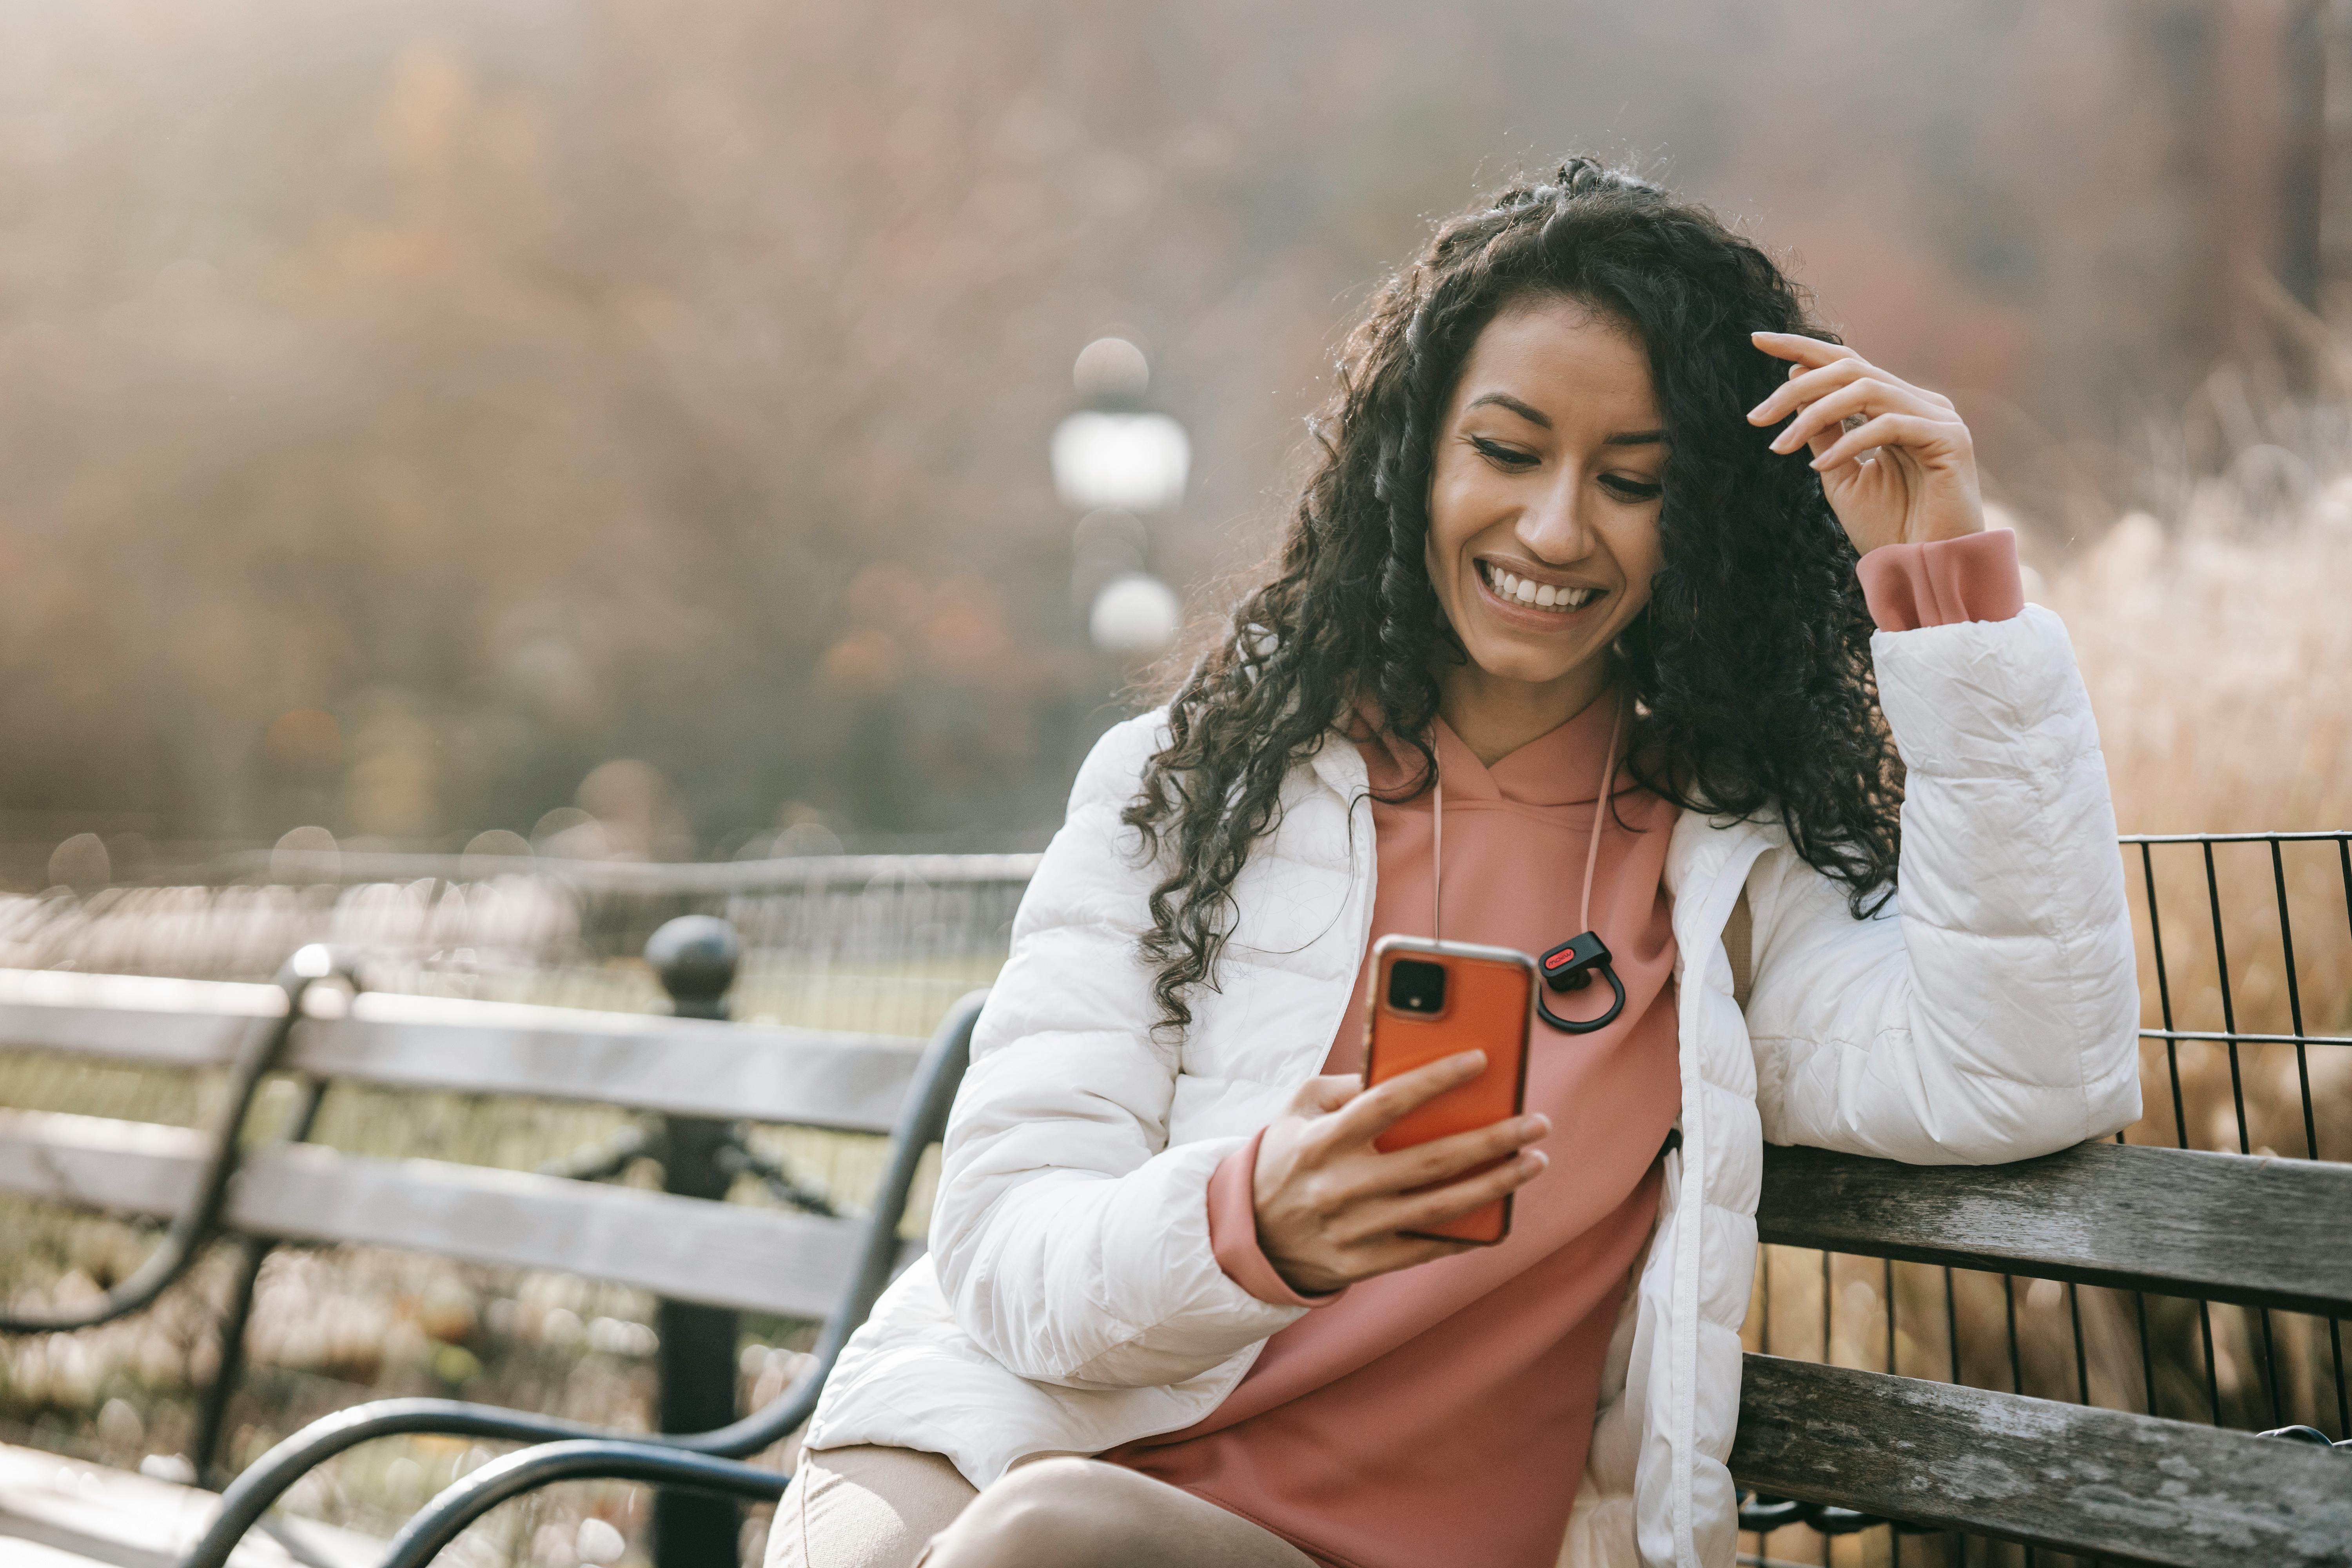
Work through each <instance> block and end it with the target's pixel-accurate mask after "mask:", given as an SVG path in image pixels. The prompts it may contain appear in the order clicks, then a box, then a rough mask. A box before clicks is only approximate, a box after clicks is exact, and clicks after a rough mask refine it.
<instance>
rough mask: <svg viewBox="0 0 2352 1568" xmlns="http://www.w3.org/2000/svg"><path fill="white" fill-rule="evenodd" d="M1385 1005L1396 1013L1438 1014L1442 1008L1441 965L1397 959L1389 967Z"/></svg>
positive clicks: (1443, 996)
mask: <svg viewBox="0 0 2352 1568" xmlns="http://www.w3.org/2000/svg"><path fill="white" fill-rule="evenodd" d="M1389 1005H1390V1006H1391V1007H1393V1008H1395V1009H1396V1010H1397V1011H1398V1012H1400V1013H1439V1012H1443V1011H1444V1008H1445V966H1444V964H1440V963H1422V962H1421V961H1420V960H1418V959H1412V958H1400V959H1398V960H1397V961H1396V962H1395V963H1392V964H1391V965H1390V966H1389Z"/></svg>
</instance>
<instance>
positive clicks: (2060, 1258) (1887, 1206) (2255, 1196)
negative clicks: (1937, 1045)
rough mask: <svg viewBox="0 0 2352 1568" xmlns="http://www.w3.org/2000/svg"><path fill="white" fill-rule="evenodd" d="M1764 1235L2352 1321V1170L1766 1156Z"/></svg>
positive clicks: (2112, 1159) (2180, 1158) (2155, 1157)
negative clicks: (2350, 1238)
mask: <svg viewBox="0 0 2352 1568" xmlns="http://www.w3.org/2000/svg"><path fill="white" fill-rule="evenodd" d="M1756 1224H1757V1231H1758V1236H1759V1239H1760V1240H1763V1241H1767V1242H1773V1243H1778V1244H1780V1245H1782V1246H1788V1247H1824V1248H1827V1249H1829V1250H1831V1251H1833V1252H1846V1253H1853V1254H1856V1255H1858V1256H1862V1257H1865V1258H1906V1259H1909V1260H1911V1261H1913V1262H1917V1263H1946V1264H1952V1265H1955V1266H1957V1267H1959V1268H1982V1269H1988V1270H1990V1271H1993V1272H1996V1273H2008V1274H2022V1275H2028V1276H2031V1277H2033V1278H2036V1279H2074V1280H2078V1281H2080V1282H2082V1283H2084V1284H2086V1285H2110V1286H2116V1287H2120V1288H2123V1289H2139V1290H2147V1291H2151V1292H2154V1293H2156V1294H2158V1295H2173V1296H2199V1297H2204V1298H2206V1299H2208V1300H2216V1301H2237V1302H2242V1303H2245V1304H2247V1305H2249V1306H2266V1307H2282V1308H2285V1309H2287V1310H2291V1311H2298V1312H2315V1313H2323V1314H2332V1315H2334V1316H2336V1317H2339V1318H2340V1317H2345V1316H2347V1315H2352V1245H2347V1231H2352V1165H2339V1164H2329V1163H2315V1162H2312V1161H2308V1160H2282V1159H2262V1158H2248V1157H2246V1156H2243V1155H2239V1154H2207V1153H2201V1152H2195V1151H2191V1150H2184V1149H2148V1148H2141V1147H2137V1146H2130V1147H2126V1146H2125V1145H2123V1144H2118V1143H2084V1144H2080V1145H2077V1146H2076V1147H2074V1148H2072V1149H2067V1150H2063V1151H2061V1152H2058V1153H2055V1154H2051V1155H2047V1156H2045V1157H2043V1158H2042V1159H2038V1160H2022V1161H2020V1162H2018V1163H2015V1164H2010V1165H1906V1164H1901V1163H1896V1162H1894V1161H1890V1160H1869V1159H1864V1158H1862V1157H1861V1156H1859V1155H1853V1154H1834V1153H1831V1152H1828V1151H1827V1150H1822V1149H1793V1148H1777V1147H1775V1148H1768V1149H1766V1150H1765V1151H1764V1184H1763V1193H1762V1197H1761V1199H1760V1201H1759V1205H1758V1207H1757V1215H1756Z"/></svg>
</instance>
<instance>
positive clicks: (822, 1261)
mask: <svg viewBox="0 0 2352 1568" xmlns="http://www.w3.org/2000/svg"><path fill="white" fill-rule="evenodd" d="M311 995H312V996H313V997H316V998H319V999H320V1003H319V1004H318V1005H319V1007H320V1013H321V1014H323V1015H324V1016H306V1017H305V1018H303V1019H302V1020H301V1021H300V1022H299V1023H298V1024H297V1025H296V1026H295V1030H294V1035H293V1038H292V1040H291V1042H290V1048H289V1055H288V1058H287V1060H286V1066H287V1068H289V1070H291V1071H296V1072H300V1073H304V1074H308V1075H310V1076H313V1077H316V1078H320V1079H332V1080H340V1081H344V1082H351V1083H361V1084H370V1085H376V1086H382V1087H386V1088H395V1089H445V1090H456V1091H459V1092H466V1093H478V1094H502V1095H521V1096H531V1097H536V1098H541V1099H553V1100H587V1101H594V1102H597V1103H603V1104H612V1105H618V1106H623V1107H626V1108H628V1109H631V1110H647V1111H657V1112H661V1113H665V1114H668V1115H679V1116H696V1117H713V1118H721V1119H728V1120H742V1121H762V1122H778V1123H789V1124H793V1125H800V1126H809V1127H817V1128H824V1129H827V1130H831V1131H843V1132H865V1133H887V1132H888V1131H890V1129H891V1126H892V1123H893V1121H894V1119H895V1117H896V1116H897V1113H898V1108H899V1104H900V1102H901V1101H902V1100H904V1098H905V1096H906V1093H907V1089H908V1082H909V1081H910V1079H911V1078H912V1076H913V1074H914V1071H915V1068H916V1065H917V1062H918V1061H919V1057H920V1052H921V1047H922V1044H923V1042H921V1041H919V1040H902V1039H898V1038H895V1037H887V1036H876V1035H851V1034H832V1033H824V1032H821V1031H815V1030H805V1029H793V1028H782V1027H773V1026H759V1025H738V1024H724V1023H715V1022H709V1021H706V1020H701V1019H693V1018H672V1017H665V1016H653V1015H644V1016H640V1015H633V1014H604V1013H591V1012H584V1011H581V1010H577V1009H571V1008H562V1007H539V1006H527V1005H514V1004H506V1003H492V1002H471V1001H460V1000H451V999H446V998H436V997H423V996H406V995H394V994H384V993H362V994H360V995H358V996H357V997H355V998H352V999H351V1000H350V1003H349V1005H348V1007H347V1008H346V1007H341V1006H339V1004H341V1002H342V1000H343V994H341V993H340V992H335V991H330V990H327V989H326V988H317V989H314V990H313V991H312V992H311ZM284 1008H285V993H284V992H283V991H281V990H280V989H278V987H277V986H274V985H247V984H228V983H218V982H205V981H180V980H159V979H148V978H143V977H136V976H123V975H86V974H76V973H58V972H51V971H31V972H28V971H0V1048H15V1049H38V1050H43V1051H49V1052H60V1053H67V1054H70V1055H74V1056H79V1057H83V1058H90V1059H93V1060H111V1061H119V1062H135V1063H143V1064H148V1065H155V1066H170V1067H177V1068H205V1067H214V1066H220V1065H225V1064H226V1062H227V1061H228V1060H229V1058H231V1056H232V1055H233V1054H234V1053H235V1051H236V1047H237V1043H238V1041H239V1040H240V1038H241V1037H243V1035H244V1032H245V1031H246V1030H247V1028H248V1027H249V1026H251V1023H252V1021H253V1020H254V1019H255V1018H256V1017H261V1016H271V1015H272V1014H276V1015H278V1016H282V1015H283V1012H284ZM206 1142H207V1140H206V1135H205V1134H204V1133H200V1132H196V1131H191V1130H188V1129H184V1128H176V1127H162V1126H157V1125H154V1124H152V1123H146V1122H134V1121H116V1120H111V1119H107V1118H99V1117H87V1116H71V1115H62V1114H57V1113H47V1112H39V1111H21V1110H17V1111H0V1190H5V1191H12V1192H16V1193H19V1194H26V1195H28V1196H34V1197H40V1198H47V1199H50V1200H53V1201H57V1202H61V1203H68V1204H75V1205H81V1206H85V1207H91V1208H99V1209H105V1210H109V1211H111V1212H114V1213H119V1214H125V1215H171V1214H174V1213H176V1212H178V1211H179V1209H180V1208H182V1207H183V1206H184V1205H185V1203H186V1201H187V1194H188V1193H189V1192H190V1191H191V1190H192V1188H193V1186H194V1177H195V1172H196V1170H197V1168H198V1166H199V1165H200V1163H201V1162H202V1160H203V1158H204V1154H205V1147H206ZM226 1218H227V1223H228V1224H229V1226H231V1227H232V1228H234V1229H236V1230H239V1231H243V1232H246V1233H248V1234H252V1235H257V1236H264V1237H273V1238H278V1239H284V1240H295V1241H308V1242H354V1243H360V1244H363V1245H370V1246H381V1247H401V1248H407V1249H412V1250H417V1251H426V1252H436V1253H441V1254H444V1255H446V1256H448V1257H452V1258H462V1259H465V1260H467V1261H471V1262H479V1263H493V1264H509V1265H515V1266H520V1267H525V1268H551V1269H561V1270H563V1271H566V1272H569V1273H575V1274H583V1275H587V1276H590V1277H593V1278H596V1279H609V1280H613V1281H614V1282H617V1283H621V1284H625V1285H631V1286H635V1287H637V1288H639V1289H646V1290H649V1291H652V1292H654V1293H655V1294H656V1295H659V1296H664V1297H667V1298H670V1299H673V1300H687V1301H699V1302H704V1303H708V1304H709V1305H713V1306H725V1307H738V1308H747V1309H751V1310H758V1311H766V1312H775V1313H780V1314H784V1315H787V1316H793V1317H800V1318H821V1317H823V1316H824V1314H825V1312H826V1311H828V1310H830V1309H831V1308H832V1307H833V1305H834V1304H835V1300H837V1299H838V1296H839V1291H840V1288H841V1285H842V1283H843V1281H844V1280H845V1279H846V1278H847V1274H848V1270H849V1268H850V1266H851V1260H852V1258H853V1256H854V1250H855V1246H856V1228H857V1227H856V1225H855V1223H854V1222H852V1221H849V1220H845V1219H833V1218H825V1217H821V1216H818V1215H804V1214H798V1213H793V1212H791V1211H786V1210H776V1209H766V1208H753V1207H749V1206H745V1205H730V1204H721V1203H710V1202H706V1201H704V1200H701V1199H698V1198H689V1197H681V1196H677V1195H674V1194H667V1193H650V1192H643V1191H639V1190H636V1189H634V1188H629V1187H618V1186H611V1185H604V1184H591V1183H585V1182H578V1181H571V1180H566V1179H564V1178H562V1177H555V1176H543V1175H537V1174H533V1173H529V1172H519V1171H507V1170H496V1169H489V1168H486V1167H481V1166H474V1165H465V1164H458V1163H450V1162H445V1161H434V1160H413V1159H412V1160H383V1159H372V1158H367V1157H364V1156H360V1155H352V1154H345V1153H339V1152H335V1151H333V1150H330V1149H325V1148H320V1147H317V1146H315V1145H309V1144H291V1145H271V1146H267V1147H264V1148H261V1149H258V1150H257V1151H255V1152H253V1153H252V1154H251V1155H250V1156H249V1157H248V1158H247V1161H246V1162H245V1163H244V1165H243V1167H242V1169H241V1171H240V1173H239V1175H238V1177H237V1181H236V1186H235V1188H234V1189H233V1191H232V1194H231V1197H230V1201H229V1206H228V1211H227V1216H226ZM912 1246H913V1244H910V1247H912ZM914 1249H917V1250H919V1247H915V1248H914Z"/></svg>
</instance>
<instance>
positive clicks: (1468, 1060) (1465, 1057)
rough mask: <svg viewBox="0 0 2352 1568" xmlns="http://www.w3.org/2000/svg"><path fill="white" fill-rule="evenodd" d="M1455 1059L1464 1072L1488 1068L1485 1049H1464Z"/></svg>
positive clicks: (1482, 1070)
mask: <svg viewBox="0 0 2352 1568" xmlns="http://www.w3.org/2000/svg"><path fill="white" fill-rule="evenodd" d="M1454 1061H1455V1062H1456V1063H1458V1064H1459V1070H1460V1071H1463V1072H1484V1071H1485V1070H1486V1052H1484V1051H1464V1052H1463V1053H1462V1054H1461V1055H1460V1056H1458V1057H1455V1058H1454Z"/></svg>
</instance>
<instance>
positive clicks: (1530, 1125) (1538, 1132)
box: [1519, 1113, 1551, 1138]
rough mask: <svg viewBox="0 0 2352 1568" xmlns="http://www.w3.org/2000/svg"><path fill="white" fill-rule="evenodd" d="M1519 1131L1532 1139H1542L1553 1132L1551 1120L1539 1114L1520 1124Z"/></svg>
mask: <svg viewBox="0 0 2352 1568" xmlns="http://www.w3.org/2000/svg"><path fill="white" fill-rule="evenodd" d="M1519 1131H1522V1132H1525V1133H1527V1134H1528V1136H1529V1137H1532V1138H1542V1137H1545V1136H1547V1135H1549V1133H1550V1131H1551V1118H1550V1117H1549V1116H1545V1115H1542V1114H1541V1113H1538V1114H1537V1115H1534V1116H1530V1117H1528V1119H1527V1120H1526V1121H1523V1122H1521V1123H1520V1124H1519Z"/></svg>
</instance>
